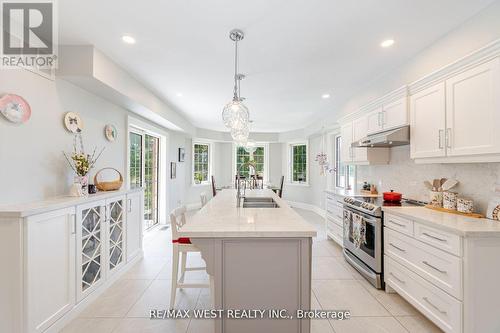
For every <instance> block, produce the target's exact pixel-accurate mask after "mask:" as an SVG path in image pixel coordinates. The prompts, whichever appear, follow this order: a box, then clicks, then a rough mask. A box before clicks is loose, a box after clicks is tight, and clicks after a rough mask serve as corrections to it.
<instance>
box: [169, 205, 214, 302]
mask: <svg viewBox="0 0 500 333" xmlns="http://www.w3.org/2000/svg"><path fill="white" fill-rule="evenodd" d="M170 224H171V227H170V229H171V230H172V287H171V292H170V309H173V308H174V305H175V296H176V293H177V289H182V288H210V286H211V285H213V284H212V283H208V284H205V283H184V277H185V274H186V272H188V271H202V270H205V269H206V267H186V261H187V255H188V253H189V252H200V249H199V248H198V247H197V246H195V245H193V244H191V240H190V239H189V238H185V237H179V229H180V228H181V227H182V226H183V225H184V224H186V206H181V207H179V208H176V209H174V210H173V211H172V213H170ZM179 256H180V257H181V276H180V278H179ZM210 289H211V290H212V288H210ZM212 295H213V293H212Z"/></svg>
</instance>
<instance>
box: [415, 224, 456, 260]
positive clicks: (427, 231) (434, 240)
mask: <svg viewBox="0 0 500 333" xmlns="http://www.w3.org/2000/svg"><path fill="white" fill-rule="evenodd" d="M415 239H418V240H420V241H422V242H424V243H427V244H430V245H432V246H435V247H437V248H438V249H440V250H443V251H446V252H449V253H451V254H454V255H456V256H459V257H460V256H461V255H462V241H461V238H460V236H458V235H455V234H450V233H447V232H446V231H442V230H439V229H436V228H432V227H429V226H426V225H423V224H419V223H415Z"/></svg>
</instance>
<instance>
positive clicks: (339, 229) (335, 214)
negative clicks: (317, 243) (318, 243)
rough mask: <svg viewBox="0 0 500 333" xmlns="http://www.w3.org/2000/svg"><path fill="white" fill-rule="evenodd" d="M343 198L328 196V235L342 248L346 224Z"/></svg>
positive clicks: (326, 223)
mask: <svg viewBox="0 0 500 333" xmlns="http://www.w3.org/2000/svg"><path fill="white" fill-rule="evenodd" d="M342 198H343V197H341V196H336V195H333V194H329V193H328V194H327V195H326V203H325V207H326V218H325V225H326V234H327V236H328V237H329V238H331V239H332V240H334V241H335V242H336V243H337V244H339V245H340V246H342V247H343V246H344V222H343V207H342V203H341V201H342Z"/></svg>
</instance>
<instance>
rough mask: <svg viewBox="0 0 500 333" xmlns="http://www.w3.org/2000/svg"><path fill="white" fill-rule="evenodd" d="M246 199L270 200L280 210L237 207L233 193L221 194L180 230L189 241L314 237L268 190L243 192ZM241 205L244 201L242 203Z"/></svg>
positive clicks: (300, 219) (295, 215)
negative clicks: (233, 238)
mask: <svg viewBox="0 0 500 333" xmlns="http://www.w3.org/2000/svg"><path fill="white" fill-rule="evenodd" d="M245 196H246V197H272V198H273V199H274V200H275V201H276V203H277V204H278V205H279V208H243V207H239V208H238V207H236V204H237V199H236V190H230V189H227V190H222V191H221V192H218V193H217V195H216V196H215V197H214V198H212V199H211V200H210V201H208V203H207V204H206V205H205V207H203V208H202V209H201V210H200V211H198V212H197V213H196V214H195V215H193V216H192V217H190V218H188V220H187V223H186V224H185V225H184V226H182V228H181V229H180V230H179V235H180V237H190V238H227V237H242V238H266V237H270V238H271V237H315V236H316V229H315V228H314V226H313V225H311V224H310V223H308V222H307V221H305V220H304V219H303V218H302V217H301V216H300V215H299V214H297V212H295V211H294V210H293V209H292V208H290V206H289V205H288V204H287V203H286V202H285V201H284V200H282V199H281V198H279V197H278V196H277V195H276V194H275V193H274V192H273V191H271V190H267V189H265V190H246V193H245ZM242 205H243V200H242Z"/></svg>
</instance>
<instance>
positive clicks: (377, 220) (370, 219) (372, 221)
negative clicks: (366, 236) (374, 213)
mask: <svg viewBox="0 0 500 333" xmlns="http://www.w3.org/2000/svg"><path fill="white" fill-rule="evenodd" d="M344 211H348V212H350V213H351V214H356V215H359V216H362V217H363V219H364V220H365V222H367V223H369V224H372V225H375V224H377V223H380V222H381V219H380V218H376V217H367V215H366V214H360V213H358V212H356V211H354V210H351V209H349V208H344Z"/></svg>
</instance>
